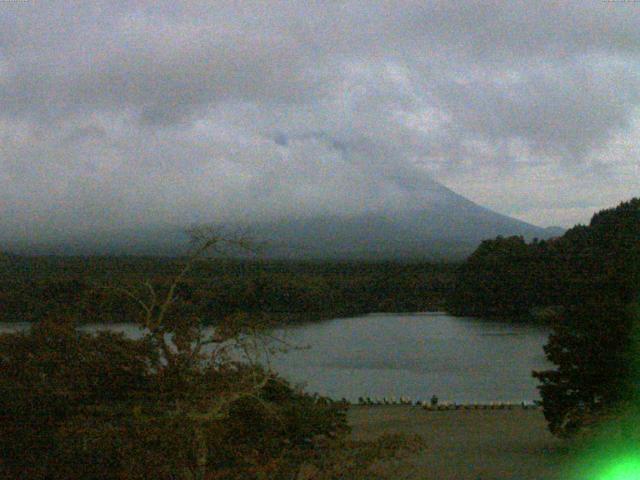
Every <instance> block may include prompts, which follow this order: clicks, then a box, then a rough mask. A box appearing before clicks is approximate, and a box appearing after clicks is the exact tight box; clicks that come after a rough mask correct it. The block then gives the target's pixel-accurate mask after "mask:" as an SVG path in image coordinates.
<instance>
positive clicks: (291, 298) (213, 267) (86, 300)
mask: <svg viewBox="0 0 640 480" xmlns="http://www.w3.org/2000/svg"><path fill="white" fill-rule="evenodd" d="M183 262H184V259H178V258H160V257H157V258H152V257H88V258H83V257H15V256H14V257H11V258H10V259H9V260H7V262H5V263H4V264H3V265H2V266H1V267H0V321H4V322H20V321H38V320H40V319H42V318H44V317H45V316H47V315H50V314H52V313H53V312H56V313H60V314H61V315H66V314H70V315H75V316H77V317H78V318H79V320H80V321H82V322H97V323H118V322H128V321H131V319H132V318H134V316H135V315H136V314H137V309H138V308H139V305H138V304H137V303H136V302H132V301H131V299H130V298H128V296H127V295H125V294H122V293H121V294H118V295H114V288H118V289H120V290H121V291H122V290H126V291H128V292H131V293H134V294H135V295H136V296H141V295H144V294H147V293H148V291H147V287H146V286H145V282H146V281H147V280H148V281H149V282H150V283H152V284H153V285H154V287H155V288H156V290H157V291H158V293H159V294H160V295H162V294H166V292H167V291H168V289H169V286H170V284H171V282H172V281H173V278H174V277H175V275H176V274H177V273H178V272H179V271H180V268H181V266H182V263H183ZM454 270H455V266H453V265H446V264H428V263H406V264H405V263H396V262H380V263H376V262H368V263H367V262H311V261H310V262H301V261H295V262H294V261H275V260H270V261H267V260H259V259H254V260H246V259H245V260H239V259H236V260H234V259H220V258H216V259H209V260H208V261H206V262H198V263H196V264H194V265H193V267H192V269H191V270H189V272H187V273H186V274H185V275H184V277H183V279H182V281H181V282H180V284H179V285H178V286H177V287H176V292H175V296H176V299H175V304H174V307H173V311H174V312H178V311H180V312H181V314H184V315H197V316H198V317H200V318H201V319H202V321H203V322H204V323H207V324H217V323H220V322H222V321H223V320H224V319H225V318H226V317H228V316H229V315H234V314H239V313H246V314H248V315H250V316H255V315H261V316H269V317H270V318H271V319H272V320H273V321H274V322H280V323H284V322H300V321H309V320H317V319H324V318H335V317H339V316H346V315H355V314H360V313H367V312H381V311H424V310H437V309H442V308H443V299H444V297H445V294H446V292H447V291H448V290H449V289H450V288H451V285H452V283H453V278H454ZM105 286H109V288H104V287H105ZM176 314H177V313H176Z"/></svg>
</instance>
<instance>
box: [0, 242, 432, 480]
mask: <svg viewBox="0 0 640 480" xmlns="http://www.w3.org/2000/svg"><path fill="white" fill-rule="evenodd" d="M221 241H224V240H223V239H216V238H213V239H210V240H206V241H205V242H204V244H203V245H201V246H200V247H198V249H197V250H196V252H195V254H194V255H193V256H192V257H190V258H189V259H188V260H187V261H186V262H185V264H183V266H182V269H181V270H180V271H179V272H177V273H176V274H175V275H174V277H173V280H172V281H171V282H169V284H168V285H167V286H166V287H167V288H164V289H159V288H156V286H154V285H153V284H152V283H150V282H149V283H147V284H146V292H145V295H138V294H137V292H135V290H134V291H131V290H125V292H127V294H128V297H129V300H131V301H133V302H134V303H135V304H136V306H137V307H138V311H137V313H136V314H135V315H134V316H132V317H131V318H130V320H132V321H135V322H137V323H138V324H139V325H140V326H141V327H143V328H144V332H145V334H144V336H143V337H142V338H141V339H128V338H125V337H124V336H123V335H122V334H116V333H112V332H102V333H99V334H97V335H92V334H88V333H83V332H82V331H79V330H78V329H77V328H76V326H77V325H76V320H77V318H78V317H77V312H73V314H71V313H70V314H67V315H65V314H63V313H62V312H61V311H57V310H53V311H51V312H50V314H47V315H45V316H44V317H43V318H42V319H40V321H38V322H36V323H34V325H33V326H32V328H31V329H29V330H28V331H26V332H19V333H11V334H4V335H1V336H0V478H12V479H13V478H16V479H18V478H20V479H42V480H58V479H60V480H62V479H65V480H67V479H69V480H75V479H78V480H80V479H83V480H84V479H86V480H90V479H98V478H99V479H114V480H115V479H140V480H143V479H151V478H153V479H158V480H161V479H166V480H177V479H180V480H205V479H209V480H212V479H229V480H231V479H238V480H239V479H256V480H260V479H292V478H295V479H309V480H310V479H318V480H321V479H326V480H329V479H339V478H354V479H358V478H360V479H364V478H382V476H381V475H378V474H376V473H375V472H374V471H372V470H371V468H370V467H371V466H372V465H373V464H374V463H375V462H377V461H380V460H384V459H385V458H393V457H395V456H397V455H398V454H400V453H401V452H402V451H407V450H409V451H412V450H415V449H418V448H420V443H419V441H417V440H413V439H410V438H406V437H399V436H385V437H381V438H378V439H376V440H373V441H353V440H349V438H348V436H347V434H348V433H349V427H348V425H347V422H346V408H347V405H346V404H343V403H337V402H333V401H331V400H330V399H327V398H320V397H317V396H311V395H308V394H305V393H303V392H301V391H298V390H296V389H294V388H293V387H291V386H290V385H289V384H288V383H287V382H286V381H284V380H283V379H281V378H279V377H278V376H277V375H275V374H274V373H272V372H270V371H268V370H265V369H264V368H263V367H261V366H260V364H259V362H258V360H259V353H260V352H261V351H262V349H264V348H269V345H268V343H267V342H266V341H265V337H264V333H265V329H266V328H267V327H268V325H267V324H265V323H264V322H263V321H262V319H261V318H260V317H256V318H254V317H250V316H248V315H246V314H236V315H230V316H227V317H226V318H225V319H224V321H221V322H219V323H218V326H217V328H216V329H215V331H214V333H212V334H211V335H205V334H204V333H203V330H202V322H201V320H200V318H199V317H198V316H196V315H187V314H186V313H185V311H184V310H181V309H180V307H181V299H180V296H179V295H180V292H179V291H178V286H179V285H180V284H181V282H182V279H183V278H185V276H186V275H187V273H188V272H189V271H190V269H191V268H192V267H194V266H195V265H196V260H197V259H198V258H199V256H200V254H201V253H203V252H205V251H206V250H207V249H208V248H209V247H212V246H215V245H216V244H218V243H219V242H221ZM69 291H70V290H69Z"/></svg>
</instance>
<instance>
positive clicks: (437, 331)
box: [0, 312, 551, 403]
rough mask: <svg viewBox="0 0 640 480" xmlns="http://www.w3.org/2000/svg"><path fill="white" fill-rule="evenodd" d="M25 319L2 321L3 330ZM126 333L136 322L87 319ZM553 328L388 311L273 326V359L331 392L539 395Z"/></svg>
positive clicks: (460, 398)
mask: <svg viewBox="0 0 640 480" xmlns="http://www.w3.org/2000/svg"><path fill="white" fill-rule="evenodd" d="M25 326H26V325H25V324H4V325H3V324H0V331H6V330H13V329H15V328H24V327H25ZM83 328H85V329H87V330H90V331H95V330H97V329H103V328H111V329H113V330H118V331H123V332H125V333H126V334H127V335H130V336H137V335H139V333H140V331H139V330H138V329H137V328H136V327H135V326H133V325H128V324H118V325H113V326H109V327H106V326H105V325H87V326H85V327H83ZM548 334H549V330H548V329H547V328H546V327H542V326H538V325H526V324H514V323H504V322H491V321H486V320H479V319H474V318H461V317H452V316H450V315H447V314H445V313H437V312H435V313H415V314H405V313H402V314H400V313H385V314H370V315H364V316H358V317H352V318H339V319H335V320H327V321H324V322H316V323H308V324H304V325H299V326H294V327H287V328H283V329H279V330H276V332H275V335H276V336H278V337H280V338H282V339H284V340H285V341H286V342H288V343H289V344H293V345H298V346H308V347H309V348H305V349H290V350H289V351H288V352H286V353H282V354H279V355H276V356H274V357H272V358H271V359H270V363H271V366H272V367H273V368H274V369H275V370H276V371H278V372H280V373H281V374H282V375H283V376H284V377H285V378H287V379H289V380H291V381H293V382H294V383H304V384H305V388H306V390H307V391H309V392H317V393H320V394H322V395H328V396H330V397H332V398H336V399H339V398H347V399H349V400H351V401H355V400H357V399H358V397H366V396H369V397H372V398H374V397H379V398H382V397H396V398H398V397H400V396H407V397H409V398H411V399H413V400H416V399H423V400H427V399H429V398H430V397H431V395H433V394H435V395H437V396H438V397H439V399H440V400H441V401H455V402H465V403H471V402H491V401H508V402H521V401H531V400H536V399H539V394H538V392H537V390H536V384H537V382H536V380H535V379H534V378H532V377H531V371H532V370H533V369H545V368H548V367H550V366H551V365H550V364H549V363H547V362H546V360H545V358H544V353H543V351H542V346H543V345H544V344H545V343H546V341H547V336H548Z"/></svg>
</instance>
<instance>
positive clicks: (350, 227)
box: [7, 176, 563, 259]
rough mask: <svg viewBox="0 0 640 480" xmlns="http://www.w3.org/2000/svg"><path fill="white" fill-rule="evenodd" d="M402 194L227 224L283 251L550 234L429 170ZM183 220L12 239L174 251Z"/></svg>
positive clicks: (381, 248)
mask: <svg viewBox="0 0 640 480" xmlns="http://www.w3.org/2000/svg"><path fill="white" fill-rule="evenodd" d="M396 184H397V186H398V190H397V192H398V194H397V195H396V197H394V198H391V199H389V200H388V201H380V202H378V203H377V205H378V207H377V208H371V209H370V210H369V211H367V210H366V209H365V211H364V212H362V213H351V214H323V215H309V216H305V215H301V214H298V215H295V216H288V217H286V218H276V219H271V220H269V221H261V222H249V223H246V222H245V223H244V224H242V225H228V227H230V230H234V229H238V230H242V231H246V232H248V233H249V234H251V235H252V236H253V237H254V238H256V239H258V240H261V241H264V242H266V243H267V248H266V250H265V252H264V255H265V256H267V257H284V258H339V259H348V258H367V259H372V258H428V259H438V258H460V257H463V256H466V255H468V254H469V253H470V252H472V251H473V250H474V249H475V248H476V247H477V245H478V244H479V243H480V242H481V241H482V240H483V239H486V238H493V237H495V236H497V235H503V236H509V235H522V236H524V237H525V238H526V239H528V240H531V239H532V238H534V237H537V238H541V239H542V238H549V237H553V236H558V235H561V234H562V233H563V230H562V229H559V228H558V227H552V228H549V229H544V228H540V227H536V226H534V225H531V224H528V223H526V222H522V221H520V220H516V219H513V218H510V217H508V216H505V215H500V214H498V213H496V212H493V211H491V210H489V209H487V208H484V207H481V206H479V205H477V204H475V203H473V202H471V201H470V200H468V199H466V198H464V197H462V196H461V195H458V194H456V193H455V192H453V191H451V190H449V189H448V188H446V187H444V186H442V185H441V184H438V183H436V182H434V181H433V180H430V179H426V178H424V177H423V178H412V177H410V176H404V177H400V176H398V178H397V179H396ZM184 227H186V225H185V226H182V225H155V226H147V227H140V228H136V229H121V230H118V229H113V228H111V229H109V230H107V229H106V228H105V229H103V230H101V229H97V230H95V231H92V232H91V233H90V234H87V233H85V234H82V235H72V234H70V235H69V236H68V237H67V238H64V239H55V240H52V239H49V240H48V241H41V242H39V243H37V242H31V243H29V244H24V243H20V244H13V245H7V246H8V247H9V248H8V249H9V250H12V251H16V252H20V253H38V254H80V255H90V254H131V255H175V254H180V253H181V252H183V251H184V249H185V247H186V246H187V245H188V243H187V237H186V235H185V234H184V233H183V232H184Z"/></svg>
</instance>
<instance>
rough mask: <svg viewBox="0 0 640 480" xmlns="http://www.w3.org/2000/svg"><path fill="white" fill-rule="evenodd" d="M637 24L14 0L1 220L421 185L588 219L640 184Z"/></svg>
mask: <svg viewBox="0 0 640 480" xmlns="http://www.w3.org/2000/svg"><path fill="white" fill-rule="evenodd" d="M638 25H640V7H638V6H636V5H634V4H632V3H625V2H600V1H594V2H574V3H569V2H544V1H541V2H520V1H510V2H418V1H415V2H413V1H403V2H388V1H387V2H382V1H380V2H374V1H367V2H350V1H336V2H290V1H282V2H280V1H275V0H271V1H269V2H248V1H247V2H237V1H234V2H225V1H217V2H215V3H211V2H148V3H143V2H124V1H122V2H114V1H110V2H98V1H96V2H78V3H75V2H74V3H73V4H69V3H68V2H59V3H58V2H47V3H46V4H45V3H44V2H33V1H25V2H4V3H2V4H1V5H0V105H1V106H2V108H1V109H0V227H1V228H2V229H3V230H4V238H26V237H29V236H31V235H40V234H42V232H45V231H46V232H49V233H50V234H51V235H57V234H62V233H64V232H69V231H78V232H82V231H88V230H91V229H92V228H95V227H96V226H107V227H114V226H117V225H125V226H131V225H136V224H140V223H143V224H157V223H161V222H169V223H177V222H181V221H184V220H186V221H194V220H205V219H206V220H210V219H218V220H228V219H231V218H243V219H248V218H255V217H259V218H265V217H271V216H276V215H289V214H311V213H316V212H328V211H331V212H356V211H362V210H363V209H367V208H385V207H386V206H388V205H396V204H397V205H401V204H402V203H403V202H407V201H409V200H410V199H411V198H414V197H412V195H413V194H414V193H415V190H416V189H423V190H428V189H430V188H432V187H433V188H437V187H435V186H434V184H433V183H432V182H431V180H430V179H434V180H436V181H438V182H441V183H443V184H445V185H447V186H449V187H451V188H452V189H454V190H455V191H457V192H458V193H460V194H462V195H465V196H467V197H469V198H471V199H472V200H474V201H477V202H479V203H481V204H483V205H486V206H488V207H490V208H494V209H496V210H497V211H499V212H501V213H505V214H510V215H513V216H516V217H518V218H521V219H524V220H527V221H532V222H534V223H538V224H541V225H550V224H562V225H571V224H573V223H575V222H578V221H582V222H585V221H588V219H589V217H590V214H591V213H592V212H593V210H596V209H598V208H602V207H605V206H610V205H612V204H615V203H617V202H618V201H620V200H622V199H625V198H626V197H630V196H632V195H634V194H635V195H637V194H639V193H640V167H638V164H639V158H640V157H639V156H638V154H639V153H640V152H639V150H640V147H639V145H640V143H639V140H640V115H639V112H640V110H639V109H638V106H639V105H640V29H638V28H637V26H638ZM416 179H419V181H418V182H417V183H416ZM412 188H413V191H412ZM422 193H424V192H422Z"/></svg>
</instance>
